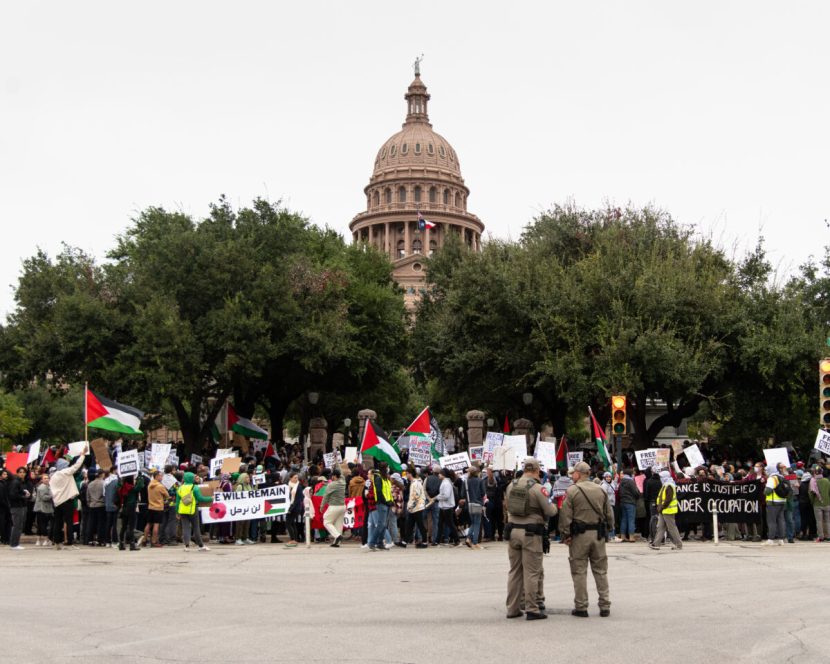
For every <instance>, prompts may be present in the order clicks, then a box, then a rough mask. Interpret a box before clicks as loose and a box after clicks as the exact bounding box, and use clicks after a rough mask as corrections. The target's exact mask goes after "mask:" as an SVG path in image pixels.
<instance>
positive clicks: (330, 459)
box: [323, 452, 336, 468]
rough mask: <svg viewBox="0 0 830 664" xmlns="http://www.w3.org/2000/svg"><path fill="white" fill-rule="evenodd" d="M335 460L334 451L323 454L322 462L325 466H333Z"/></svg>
mask: <svg viewBox="0 0 830 664" xmlns="http://www.w3.org/2000/svg"><path fill="white" fill-rule="evenodd" d="M335 462H336V458H335V454H334V452H327V453H326V454H324V455H323V463H324V464H325V466H326V468H334V464H335Z"/></svg>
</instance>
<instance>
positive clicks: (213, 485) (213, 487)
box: [199, 480, 222, 497]
mask: <svg viewBox="0 0 830 664" xmlns="http://www.w3.org/2000/svg"><path fill="white" fill-rule="evenodd" d="M220 486H222V482H221V480H210V481H207V482H202V483H201V484H200V485H199V493H201V494H202V495H203V496H205V497H207V496H212V495H213V494H214V493H216V492H217V491H219V487H220Z"/></svg>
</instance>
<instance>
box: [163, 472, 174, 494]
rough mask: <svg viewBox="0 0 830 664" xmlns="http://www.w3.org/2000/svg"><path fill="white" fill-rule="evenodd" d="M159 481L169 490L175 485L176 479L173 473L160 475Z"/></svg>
mask: <svg viewBox="0 0 830 664" xmlns="http://www.w3.org/2000/svg"><path fill="white" fill-rule="evenodd" d="M161 483H162V485H163V486H164V488H165V489H167V490H168V491H170V489H172V488H173V487H174V486H176V484H177V483H178V482H177V481H176V478H175V477H174V476H173V475H162V477H161Z"/></svg>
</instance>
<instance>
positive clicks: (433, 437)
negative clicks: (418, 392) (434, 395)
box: [398, 406, 447, 459]
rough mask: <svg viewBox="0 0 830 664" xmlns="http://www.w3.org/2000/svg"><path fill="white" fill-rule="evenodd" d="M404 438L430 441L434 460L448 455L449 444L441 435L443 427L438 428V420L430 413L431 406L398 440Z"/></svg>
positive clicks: (430, 449) (424, 410) (419, 415)
mask: <svg viewBox="0 0 830 664" xmlns="http://www.w3.org/2000/svg"><path fill="white" fill-rule="evenodd" d="M404 436H409V437H411V438H420V439H422V440H429V441H430V445H429V451H430V454H431V455H432V458H433V459H439V458H441V457H442V456H444V455H445V454H446V453H447V444H446V442H445V441H444V435H443V434H442V433H441V427H439V426H438V420H436V419H435V416H434V415H433V414H432V413H431V412H430V410H429V406H427V407H426V408H424V409H423V410H422V411H421V412H420V413H419V414H418V417H416V418H415V420H414V421H413V422H412V424H410V425H409V426H408V427H407V428H406V429H405V430H404V432H403V433H402V434H401V435H400V437H399V438H398V440H400V439H401V438H402V437H404Z"/></svg>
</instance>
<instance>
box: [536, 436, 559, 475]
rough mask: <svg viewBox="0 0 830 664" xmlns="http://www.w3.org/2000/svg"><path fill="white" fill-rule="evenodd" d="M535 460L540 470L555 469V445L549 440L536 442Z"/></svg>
mask: <svg viewBox="0 0 830 664" xmlns="http://www.w3.org/2000/svg"><path fill="white" fill-rule="evenodd" d="M536 458H537V459H538V460H539V465H540V466H542V470H553V469H554V468H556V443H555V442H551V441H549V440H539V441H536Z"/></svg>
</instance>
